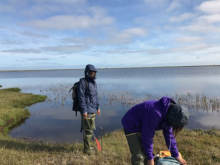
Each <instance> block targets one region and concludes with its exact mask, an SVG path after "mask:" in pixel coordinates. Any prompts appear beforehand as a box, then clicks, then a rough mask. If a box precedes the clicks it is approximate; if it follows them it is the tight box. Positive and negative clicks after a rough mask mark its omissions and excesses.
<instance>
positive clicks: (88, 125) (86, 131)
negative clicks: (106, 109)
mask: <svg viewBox="0 0 220 165" xmlns="http://www.w3.org/2000/svg"><path fill="white" fill-rule="evenodd" d="M94 126H95V117H94V116H92V115H90V114H88V116H87V118H82V129H83V143H84V151H83V152H84V153H86V154H91V151H90V149H91V147H90V141H91V138H92V134H93V129H94Z"/></svg>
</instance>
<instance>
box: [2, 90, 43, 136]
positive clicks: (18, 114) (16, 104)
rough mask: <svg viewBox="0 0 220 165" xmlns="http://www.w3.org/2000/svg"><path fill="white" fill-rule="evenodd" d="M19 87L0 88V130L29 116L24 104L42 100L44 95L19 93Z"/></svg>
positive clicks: (4, 130)
mask: <svg viewBox="0 0 220 165" xmlns="http://www.w3.org/2000/svg"><path fill="white" fill-rule="evenodd" d="M20 91H21V90H20V89H19V88H7V89H0V114H1V115H0V132H4V133H7V132H8V130H9V129H10V128H11V127H13V126H15V125H16V124H18V123H19V122H21V121H22V120H24V119H26V118H28V117H29V116H30V112H29V111H28V109H25V107H26V106H29V105H32V104H34V103H37V102H41V101H44V100H45V99H46V96H41V95H33V94H27V93H21V92H20Z"/></svg>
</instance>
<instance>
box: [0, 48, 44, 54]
mask: <svg viewBox="0 0 220 165" xmlns="http://www.w3.org/2000/svg"><path fill="white" fill-rule="evenodd" d="M2 52H5V53H25V54H26V53H27V54H28V53H40V52H41V51H40V50H37V49H11V50H2Z"/></svg>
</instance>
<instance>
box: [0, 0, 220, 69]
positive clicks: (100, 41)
mask: <svg viewBox="0 0 220 165" xmlns="http://www.w3.org/2000/svg"><path fill="white" fill-rule="evenodd" d="M0 20H1V21H0V70H24V69H25V70H26V69H28V70H29V69H78V68H85V65H87V64H93V65H95V66H96V67H97V68H106V67H107V68H115V67H157V66H192V65H220V0H209V1H207V0H5V1H1V2H0Z"/></svg>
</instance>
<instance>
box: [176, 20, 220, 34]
mask: <svg viewBox="0 0 220 165" xmlns="http://www.w3.org/2000/svg"><path fill="white" fill-rule="evenodd" d="M179 29H180V30H183V31H186V30H187V31H192V32H206V33H219V32H220V28H219V27H217V26H214V25H210V24H207V23H205V22H196V23H193V24H191V25H188V26H182V27H179Z"/></svg>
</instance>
